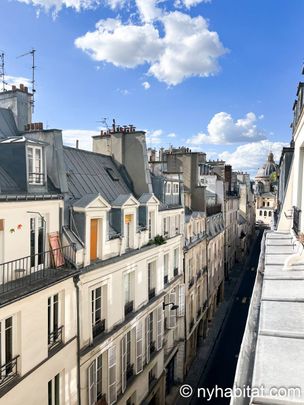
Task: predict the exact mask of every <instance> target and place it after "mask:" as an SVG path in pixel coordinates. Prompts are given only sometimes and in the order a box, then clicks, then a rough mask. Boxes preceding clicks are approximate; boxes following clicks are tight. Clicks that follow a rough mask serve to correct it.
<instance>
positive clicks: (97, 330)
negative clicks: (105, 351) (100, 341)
mask: <svg viewBox="0 0 304 405" xmlns="http://www.w3.org/2000/svg"><path fill="white" fill-rule="evenodd" d="M105 329H106V321H105V319H101V320H100V321H99V322H97V323H96V324H95V325H94V326H93V339H94V338H95V337H96V336H98V335H100V334H101V333H103V332H104V331H105Z"/></svg>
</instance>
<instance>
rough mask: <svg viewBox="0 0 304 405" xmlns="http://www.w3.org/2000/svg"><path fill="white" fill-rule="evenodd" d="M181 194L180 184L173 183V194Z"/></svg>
mask: <svg viewBox="0 0 304 405" xmlns="http://www.w3.org/2000/svg"><path fill="white" fill-rule="evenodd" d="M178 193H179V183H173V194H178Z"/></svg>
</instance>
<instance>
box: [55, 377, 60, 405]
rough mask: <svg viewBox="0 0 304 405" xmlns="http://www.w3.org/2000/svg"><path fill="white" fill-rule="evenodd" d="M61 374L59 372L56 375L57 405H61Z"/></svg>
mask: <svg viewBox="0 0 304 405" xmlns="http://www.w3.org/2000/svg"><path fill="white" fill-rule="evenodd" d="M59 379H60V375H59V374H57V375H56V377H55V405H60V395H59V394H60V384H59V382H60V381H59Z"/></svg>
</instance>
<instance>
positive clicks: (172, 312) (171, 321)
mask: <svg viewBox="0 0 304 405" xmlns="http://www.w3.org/2000/svg"><path fill="white" fill-rule="evenodd" d="M169 302H170V303H172V302H173V303H174V304H176V294H175V292H170V294H169ZM171 307H172V306H171V305H170V307H169V325H168V328H169V329H174V328H175V327H176V310H175V309H174V310H172V309H171Z"/></svg>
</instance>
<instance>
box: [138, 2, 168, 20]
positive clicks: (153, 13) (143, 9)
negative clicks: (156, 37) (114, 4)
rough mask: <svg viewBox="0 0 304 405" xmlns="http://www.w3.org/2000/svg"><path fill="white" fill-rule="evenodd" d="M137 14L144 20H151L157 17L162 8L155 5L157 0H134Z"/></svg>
mask: <svg viewBox="0 0 304 405" xmlns="http://www.w3.org/2000/svg"><path fill="white" fill-rule="evenodd" d="M135 2H136V6H137V8H138V12H139V15H140V17H141V19H142V21H144V22H151V21H153V20H155V19H157V18H159V17H160V16H161V14H162V10H161V9H160V8H158V7H156V5H157V3H159V0H135Z"/></svg>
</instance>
